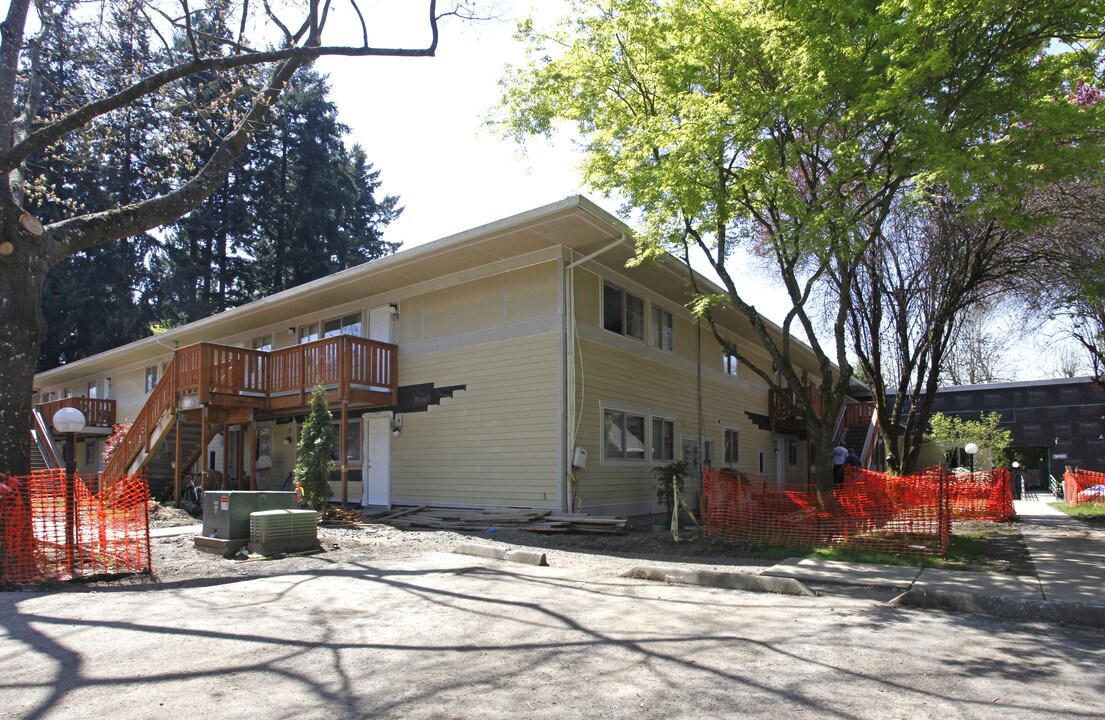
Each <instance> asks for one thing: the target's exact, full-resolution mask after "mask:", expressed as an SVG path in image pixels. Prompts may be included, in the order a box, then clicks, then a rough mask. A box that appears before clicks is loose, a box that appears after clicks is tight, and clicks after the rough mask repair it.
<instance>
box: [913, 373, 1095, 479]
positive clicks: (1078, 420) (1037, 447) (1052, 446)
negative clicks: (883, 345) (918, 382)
mask: <svg viewBox="0 0 1105 720" xmlns="http://www.w3.org/2000/svg"><path fill="white" fill-rule="evenodd" d="M932 409H933V412H942V413H944V414H945V415H955V416H958V417H960V418H962V419H964V420H978V418H979V415H980V414H981V413H983V412H986V413H989V412H997V413H999V414H1000V415H1001V420H1002V422H1001V424H1002V427H1005V428H1007V429H1009V430H1011V431H1012V433H1013V446H1012V448H1011V449H1012V451H1013V453H1014V455H1015V457H1017V458H1018V459H1019V460H1020V461H1021V463H1022V464H1023V466H1024V468H1025V484H1026V486H1027V487H1047V486H1048V479H1049V476H1051V475H1054V476H1055V478H1056V479H1058V480H1060V481H1061V480H1062V476H1063V470H1064V467H1065V466H1068V465H1069V466H1071V467H1081V468H1086V469H1088V470H1098V471H1103V470H1105V390H1102V389H1101V388H1100V387H1099V386H1097V385H1095V384H1094V383H1093V381H1092V380H1091V379H1090V378H1088V377H1077V378H1061V379H1057V380H1029V381H1024V382H1008V383H994V384H990V385H961V386H959V387H950V388H944V389H942V390H939V391H937V394H936V401H935V403H934V404H933V408H932Z"/></svg>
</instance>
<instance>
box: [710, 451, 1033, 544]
mask: <svg viewBox="0 0 1105 720" xmlns="http://www.w3.org/2000/svg"><path fill="white" fill-rule="evenodd" d="M703 484H704V493H703V495H704V498H703V499H704V502H703V505H704V508H703V512H702V515H703V526H704V528H705V533H706V535H707V537H712V538H717V539H721V540H727V541H747V542H752V543H756V544H761V545H789V546H800V547H825V546H833V545H841V546H847V547H852V548H857V549H864V550H869V551H874V552H885V553H891V554H895V555H911V556H921V557H928V556H935V555H944V554H946V552H947V542H948V534H949V529H950V524H951V521H952V520H988V521H1001V520H1007V519H1009V518H1011V517H1012V516H1013V492H1012V486H1011V485H1010V482H1009V473H1008V471H1003V470H996V471H993V472H990V473H973V474H969V475H965V476H956V475H953V474H950V473H948V472H947V471H943V470H941V469H939V468H934V469H929V470H924V471H922V472H920V473H916V474H913V475H908V476H903V477H894V476H890V475H885V474H883V473H877V472H871V471H868V470H861V469H859V468H848V469H847V471H846V473H845V481H844V483H843V485H842V486H841V487H839V488H837V489H836V490H835V491H834V493H833V498H832V500H831V501H829V502H826V503H825V506H824V507H820V506H819V504H818V501H817V493H816V492H815V491H813V490H812V489H811V488H809V487H808V486H802V487H800V488H795V487H780V486H778V485H776V484H775V483H774V482H772V481H771V480H768V479H767V478H765V477H763V476H761V475H752V474H749V473H742V472H734V471H729V470H711V471H708V472H707V473H706V476H705V478H704V481H703Z"/></svg>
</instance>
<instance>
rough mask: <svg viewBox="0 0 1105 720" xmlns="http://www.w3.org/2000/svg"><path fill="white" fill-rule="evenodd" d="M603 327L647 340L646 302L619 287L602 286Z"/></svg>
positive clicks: (606, 284)
mask: <svg viewBox="0 0 1105 720" xmlns="http://www.w3.org/2000/svg"><path fill="white" fill-rule="evenodd" d="M602 326H603V328H605V329H606V330H609V331H610V332H615V333H618V334H619V335H625V336H626V337H631V338H636V339H638V340H641V341H643V340H644V339H645V301H644V300H642V299H641V298H639V297H637V296H635V295H630V294H629V293H627V292H626V291H624V290H622V289H621V288H619V287H616V286H614V285H611V284H610V283H604V284H603V286H602Z"/></svg>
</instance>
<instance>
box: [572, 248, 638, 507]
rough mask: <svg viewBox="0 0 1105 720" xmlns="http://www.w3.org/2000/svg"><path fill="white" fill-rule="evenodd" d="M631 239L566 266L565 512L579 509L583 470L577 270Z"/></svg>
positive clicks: (596, 251) (601, 249)
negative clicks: (578, 455)
mask: <svg viewBox="0 0 1105 720" xmlns="http://www.w3.org/2000/svg"><path fill="white" fill-rule="evenodd" d="M628 240H629V238H628V237H627V236H626V234H625V233H621V234H620V235H619V236H618V237H617V238H615V239H614V240H611V241H610V242H608V243H607V244H606V245H603V246H602V247H601V248H599V249H598V250H595V251H594V252H592V253H589V254H587V255H585V256H583V257H581V258H579V259H578V260H574V261H572V262H569V263H568V264H567V265H566V266H565V267H564V277H563V279H562V282H561V283H560V303H561V309H562V311H563V315H562V317H563V318H564V332H563V337H564V343H563V345H562V346H561V355H562V360H563V364H562V365H561V367H562V368H563V377H564V379H565V382H564V418H563V424H562V427H561V433H562V438H563V439H562V442H561V444H560V450H561V453H562V456H561V458H562V459H561V464H560V474H561V478H560V483H561V486H560V487H561V490H560V492H561V503H560V505H561V509H562V510H564V511H566V512H573V511H575V510H576V503H577V500H578V498H577V497H576V489H575V484H576V482H575V480H576V478H577V476H578V473H579V472H582V471H581V470H580V469H578V468H575V467H573V466H572V462H573V458H574V455H575V448H576V442H577V434H578V432H579V418H577V414H578V413H579V409H578V408H577V406H576V394H577V393H576V362H577V359H578V354H577V352H576V348H577V343H578V341H579V338H578V334H577V328H576V316H575V269H576V268H577V267H579V266H580V265H582V264H583V263H585V262H589V261H591V260H594V259H595V258H597V257H598V256H600V255H602V254H603V253H605V252H608V251H610V250H613V249H614V248H616V247H618V246H619V245H624V244H625V243H626V242H627V241H628Z"/></svg>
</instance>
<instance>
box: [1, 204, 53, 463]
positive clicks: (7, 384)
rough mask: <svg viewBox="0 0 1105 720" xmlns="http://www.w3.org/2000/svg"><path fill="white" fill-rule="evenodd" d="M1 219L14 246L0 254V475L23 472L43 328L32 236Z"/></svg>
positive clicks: (41, 275) (42, 274)
mask: <svg viewBox="0 0 1105 720" xmlns="http://www.w3.org/2000/svg"><path fill="white" fill-rule="evenodd" d="M9 207H11V206H9ZM4 220H5V222H4V228H3V238H2V240H0V242H10V243H11V244H12V245H13V246H14V250H13V252H12V254H10V255H7V256H4V257H0V317H2V318H4V322H2V323H0V458H2V461H0V462H2V466H0V473H9V474H12V475H27V474H28V473H30V471H31V455H30V439H31V393H32V392H33V387H34V375H35V362H36V360H37V358H38V350H39V346H40V345H41V344H42V339H43V337H44V336H45V330H46V322H45V320H44V319H43V317H42V307H41V301H40V298H41V296H42V284H43V282H44V280H45V279H46V272H47V269H48V268H47V263H46V261H45V259H44V258H43V257H41V256H40V255H37V254H36V253H40V252H41V243H40V242H39V241H38V238H36V237H34V236H32V235H30V234H29V233H28V232H26V231H25V230H23V229H22V228H21V226H20V225H19V221H18V220H17V219H15V218H13V217H12V214H11V213H7V217H5V218H4ZM46 421H47V422H49V418H47V419H46Z"/></svg>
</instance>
